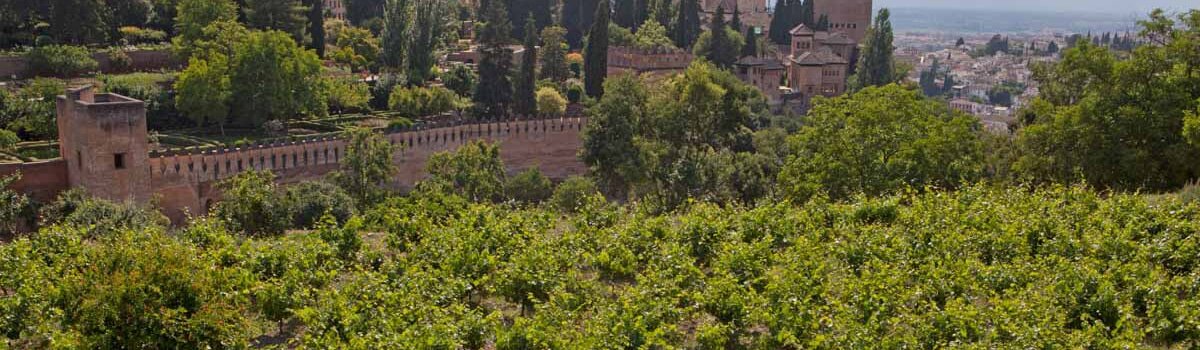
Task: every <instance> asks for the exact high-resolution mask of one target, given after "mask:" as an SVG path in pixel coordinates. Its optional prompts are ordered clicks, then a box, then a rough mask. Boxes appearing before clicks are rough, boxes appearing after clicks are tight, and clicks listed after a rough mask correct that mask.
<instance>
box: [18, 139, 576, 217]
mask: <svg viewBox="0 0 1200 350" xmlns="http://www.w3.org/2000/svg"><path fill="white" fill-rule="evenodd" d="M585 122H586V119H584V118H577V117H572V118H541V117H533V118H513V119H511V120H502V121H490V122H465V121H447V122H440V123H435V124H427V125H422V126H418V127H413V128H404V129H395V130H389V131H387V132H385V136H386V137H387V139H388V140H389V141H390V142H391V143H392V144H393V145H396V146H397V150H396V153H395V154H394V155H393V162H394V163H395V164H396V165H397V168H398V171H397V173H396V175H395V176H394V177H393V179H392V183H390V184H389V187H392V188H394V189H399V190H404V189H408V188H411V187H412V186H413V185H415V184H416V183H417V182H418V181H420V180H422V179H424V178H425V177H426V175H427V174H426V173H425V163H426V161H428V159H429V157H430V156H431V155H433V154H434V153H437V152H442V151H450V150H454V149H456V148H458V146H460V145H463V144H465V143H467V142H470V141H474V140H486V141H489V142H495V143H498V144H499V145H500V156H501V158H502V159H503V160H504V164H505V166H506V167H507V168H508V169H507V170H508V171H509V172H510V173H514V172H517V171H521V170H525V169H529V168H538V169H539V170H541V171H542V172H543V173H544V174H545V175H546V176H547V177H550V178H552V179H563V178H566V177H568V176H571V175H581V174H583V173H585V172H586V170H587V167H586V166H585V165H584V164H583V163H582V162H581V161H579V158H578V156H577V154H578V152H579V149H580V147H581V146H582V140H581V139H580V134H581V131H582V129H583V126H584V124H585ZM345 153H346V140H345V139H344V138H340V137H319V138H310V139H300V140H294V141H287V142H272V143H264V144H257V145H251V146H247V147H240V148H230V149H218V150H208V151H198V150H195V151H191V150H178V151H171V152H154V153H151V154H150V158H149V167H148V168H149V169H147V171H149V172H150V174H149V179H150V182H151V184H150V187H151V188H152V189H153V191H154V193H153V196H154V198H155V199H156V200H157V203H158V205H159V206H160V208H161V209H162V210H163V213H164V214H166V215H167V216H168V217H170V218H171V220H172V221H174V222H177V223H178V222H181V220H183V219H185V218H186V217H187V215H197V214H200V213H205V212H207V210H208V209H209V208H211V206H212V205H213V203H215V202H216V201H219V200H220V199H221V194H220V191H219V189H218V188H217V185H216V184H217V183H218V182H220V181H221V180H222V179H226V178H229V177H231V176H234V175H236V174H237V173H240V172H244V171H249V170H270V171H272V172H273V173H275V174H276V176H277V181H278V182H279V183H282V184H287V183H295V182H300V181H307V180H317V179H320V178H322V177H324V176H325V175H326V174H328V173H330V172H332V171H335V170H337V169H338V164H339V162H340V161H341V159H342V157H344V156H345ZM0 173H3V170H0Z"/></svg>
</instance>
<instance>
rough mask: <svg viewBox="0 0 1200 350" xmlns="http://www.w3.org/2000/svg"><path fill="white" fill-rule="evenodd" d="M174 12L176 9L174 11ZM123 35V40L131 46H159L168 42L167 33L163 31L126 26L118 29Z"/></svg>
mask: <svg viewBox="0 0 1200 350" xmlns="http://www.w3.org/2000/svg"><path fill="white" fill-rule="evenodd" d="M172 11H174V9H172ZM117 31H119V32H120V33H121V38H122V39H124V40H125V42H128V43H130V44H134V45H138V44H157V43H161V42H164V41H167V33H166V32H164V31H161V30H157V29H152V28H139V27H134V26H124V27H121V28H118V29H117Z"/></svg>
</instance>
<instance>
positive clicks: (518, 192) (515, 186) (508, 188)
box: [504, 168, 554, 203]
mask: <svg viewBox="0 0 1200 350" xmlns="http://www.w3.org/2000/svg"><path fill="white" fill-rule="evenodd" d="M504 191H505V192H508V198H511V199H513V200H515V201H518V202H521V203H540V202H542V201H544V200H546V199H547V198H550V195H551V194H552V193H553V191H554V184H552V183H550V179H549V178H547V177H546V176H545V175H542V172H541V171H540V170H538V169H537V168H530V169H528V170H525V171H522V172H520V173H518V174H517V175H514V176H513V177H510V178H508V181H507V182H506V183H505V184H504Z"/></svg>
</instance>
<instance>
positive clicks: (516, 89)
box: [513, 14, 538, 115]
mask: <svg viewBox="0 0 1200 350" xmlns="http://www.w3.org/2000/svg"><path fill="white" fill-rule="evenodd" d="M529 17H530V18H529V19H528V20H526V21H525V41H524V49H525V50H524V52H522V54H521V65H520V66H518V67H517V72H516V74H515V76H514V77H513V113H516V114H518V115H531V114H534V113H537V99H536V97H535V93H536V92H535V90H536V89H537V78H536V77H537V55H538V52H537V44H538V42H537V40H538V37H537V29H536V27H535V26H534V20H533V18H532V17H533V15H532V14H531V15H530V16H529Z"/></svg>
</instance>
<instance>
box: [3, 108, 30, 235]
mask: <svg viewBox="0 0 1200 350" xmlns="http://www.w3.org/2000/svg"><path fill="white" fill-rule="evenodd" d="M4 132H7V130H0V135H2V134H3V133H4ZM10 134H11V133H10ZM14 137H15V136H14ZM20 179H21V174H20V173H17V174H14V175H9V176H3V177H0V237H4V236H11V235H13V234H15V233H16V232H17V229H18V228H19V227H18V226H19V225H20V223H21V222H28V221H29V216H30V215H29V211H30V210H29V209H30V205H29V204H30V203H29V197H26V196H25V195H24V194H21V193H18V192H16V191H13V190H10V189H8V185H10V184H12V183H13V182H16V181H17V180H20Z"/></svg>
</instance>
